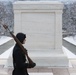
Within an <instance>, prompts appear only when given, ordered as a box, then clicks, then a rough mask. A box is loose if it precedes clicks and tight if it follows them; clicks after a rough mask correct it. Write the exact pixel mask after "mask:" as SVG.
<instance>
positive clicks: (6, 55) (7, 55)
mask: <svg viewBox="0 0 76 75" xmlns="http://www.w3.org/2000/svg"><path fill="white" fill-rule="evenodd" d="M12 50H13V46H12V47H11V48H9V49H8V50H6V51H5V52H4V53H2V54H1V55H0V59H8V58H9V56H10V53H11V52H12Z"/></svg>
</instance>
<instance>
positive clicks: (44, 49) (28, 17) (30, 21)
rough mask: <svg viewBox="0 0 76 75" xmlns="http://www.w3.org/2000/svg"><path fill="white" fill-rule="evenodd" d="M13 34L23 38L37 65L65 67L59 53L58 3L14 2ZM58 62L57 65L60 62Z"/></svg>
mask: <svg viewBox="0 0 76 75" xmlns="http://www.w3.org/2000/svg"><path fill="white" fill-rule="evenodd" d="M13 8H14V33H15V34H16V33H18V32H23V33H26V35H27V39H26V40H27V41H26V44H25V45H24V46H25V47H26V48H27V49H28V52H29V53H30V54H29V55H30V57H31V58H32V59H33V61H35V62H36V63H37V66H54V67H55V66H63V67H64V66H65V67H67V66H68V59H67V57H66V55H65V54H64V52H63V50H62V12H63V11H62V10H63V4H62V3H61V2H58V1H31V2H30V1H17V2H15V3H14V4H13ZM60 61H61V62H60Z"/></svg>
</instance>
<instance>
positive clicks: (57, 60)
mask: <svg viewBox="0 0 76 75" xmlns="http://www.w3.org/2000/svg"><path fill="white" fill-rule="evenodd" d="M28 53H29V56H30V58H31V59H32V60H33V61H34V62H35V63H36V67H68V66H69V63H68V62H69V61H68V59H67V57H66V55H65V54H62V53H57V52H54V51H53V50H52V51H50V50H48V52H47V51H41V50H40V51H30V52H29V51H28ZM27 62H28V61H27ZM5 67H8V68H9V67H12V52H11V54H10V57H9V58H8V60H7V63H6V65H5Z"/></svg>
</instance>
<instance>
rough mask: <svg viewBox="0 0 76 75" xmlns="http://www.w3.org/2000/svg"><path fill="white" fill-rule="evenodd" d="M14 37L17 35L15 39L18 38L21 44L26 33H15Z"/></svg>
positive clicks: (24, 39)
mask: <svg viewBox="0 0 76 75" xmlns="http://www.w3.org/2000/svg"><path fill="white" fill-rule="evenodd" d="M16 37H17V39H18V40H19V41H20V42H21V43H22V44H24V43H25V41H26V34H24V33H17V35H16Z"/></svg>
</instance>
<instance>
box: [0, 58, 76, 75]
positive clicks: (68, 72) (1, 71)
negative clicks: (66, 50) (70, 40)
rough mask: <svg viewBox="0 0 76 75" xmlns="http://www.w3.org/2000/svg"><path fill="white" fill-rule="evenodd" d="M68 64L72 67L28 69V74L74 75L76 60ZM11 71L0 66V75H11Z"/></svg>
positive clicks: (75, 74)
mask: <svg viewBox="0 0 76 75" xmlns="http://www.w3.org/2000/svg"><path fill="white" fill-rule="evenodd" d="M70 62H71V64H72V67H68V68H63V67H54V68H50V67H35V68H32V69H28V72H29V75H76V59H73V60H70ZM12 70H13V69H12V68H9V69H7V68H4V67H3V66H2V65H1V66H0V75H12ZM33 73H34V74H33ZM48 73H49V74H48Z"/></svg>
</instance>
